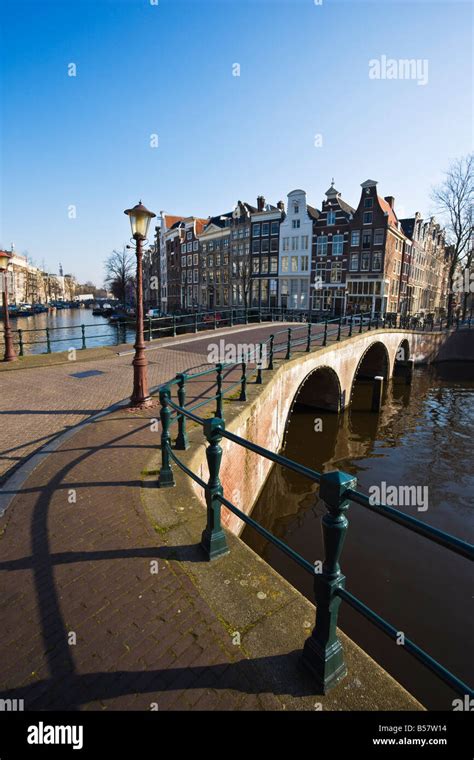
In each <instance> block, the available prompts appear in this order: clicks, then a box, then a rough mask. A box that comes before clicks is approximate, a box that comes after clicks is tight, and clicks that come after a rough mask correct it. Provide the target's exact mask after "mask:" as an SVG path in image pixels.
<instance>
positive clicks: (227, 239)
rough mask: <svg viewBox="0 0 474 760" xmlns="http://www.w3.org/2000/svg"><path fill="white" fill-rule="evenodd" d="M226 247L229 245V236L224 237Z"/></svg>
mask: <svg viewBox="0 0 474 760" xmlns="http://www.w3.org/2000/svg"><path fill="white" fill-rule="evenodd" d="M228 247H229V238H228V237H226V238H224V248H228Z"/></svg>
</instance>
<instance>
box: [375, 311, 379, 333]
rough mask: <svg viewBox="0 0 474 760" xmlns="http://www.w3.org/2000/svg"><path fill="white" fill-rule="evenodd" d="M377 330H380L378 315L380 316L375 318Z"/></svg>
mask: <svg viewBox="0 0 474 760" xmlns="http://www.w3.org/2000/svg"><path fill="white" fill-rule="evenodd" d="M375 329H376V330H378V329H379V315H378V314H377V316H376V317H375Z"/></svg>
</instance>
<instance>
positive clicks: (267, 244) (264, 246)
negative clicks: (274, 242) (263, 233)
mask: <svg viewBox="0 0 474 760" xmlns="http://www.w3.org/2000/svg"><path fill="white" fill-rule="evenodd" d="M269 248H270V241H269V239H268V238H264V239H263V240H262V253H268V250H269Z"/></svg>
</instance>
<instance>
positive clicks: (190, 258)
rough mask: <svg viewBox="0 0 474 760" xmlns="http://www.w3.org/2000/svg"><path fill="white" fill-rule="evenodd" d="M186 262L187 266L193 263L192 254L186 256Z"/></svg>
mask: <svg viewBox="0 0 474 760" xmlns="http://www.w3.org/2000/svg"><path fill="white" fill-rule="evenodd" d="M187 263H188V267H192V265H193V257H192V256H188V262H187Z"/></svg>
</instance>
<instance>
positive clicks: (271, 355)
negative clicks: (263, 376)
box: [267, 334, 275, 369]
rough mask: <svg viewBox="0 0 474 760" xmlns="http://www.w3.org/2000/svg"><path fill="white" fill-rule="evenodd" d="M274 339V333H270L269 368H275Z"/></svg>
mask: <svg viewBox="0 0 474 760" xmlns="http://www.w3.org/2000/svg"><path fill="white" fill-rule="evenodd" d="M274 340H275V336H274V335H273V334H272V335H270V357H269V359H268V367H267V369H273V342H274Z"/></svg>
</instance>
